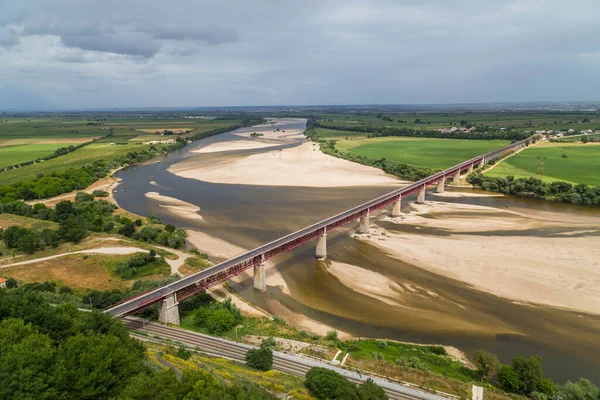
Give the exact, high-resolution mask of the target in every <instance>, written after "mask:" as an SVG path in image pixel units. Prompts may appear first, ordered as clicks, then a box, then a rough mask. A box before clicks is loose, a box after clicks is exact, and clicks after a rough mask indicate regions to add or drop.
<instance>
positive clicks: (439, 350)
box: [427, 345, 448, 356]
mask: <svg viewBox="0 0 600 400" xmlns="http://www.w3.org/2000/svg"><path fill="white" fill-rule="evenodd" d="M427 348H428V349H429V351H430V352H432V353H433V354H437V355H438V356H447V355H448V352H447V351H446V348H445V347H444V346H438V345H432V346H427Z"/></svg>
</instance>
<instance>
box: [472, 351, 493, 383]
mask: <svg viewBox="0 0 600 400" xmlns="http://www.w3.org/2000/svg"><path fill="white" fill-rule="evenodd" d="M498 364H499V362H498V358H497V357H496V356H495V355H493V354H490V353H488V352H486V351H485V350H481V349H480V350H477V351H476V352H475V365H476V366H477V374H478V375H479V379H480V380H484V379H488V378H489V377H490V376H492V375H494V374H495V373H496V370H497V368H498Z"/></svg>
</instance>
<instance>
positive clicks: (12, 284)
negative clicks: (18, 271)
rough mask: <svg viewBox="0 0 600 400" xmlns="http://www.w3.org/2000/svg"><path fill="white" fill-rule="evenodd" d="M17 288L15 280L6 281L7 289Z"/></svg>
mask: <svg viewBox="0 0 600 400" xmlns="http://www.w3.org/2000/svg"><path fill="white" fill-rule="evenodd" d="M17 286H18V284H17V280H16V279H15V278H8V280H7V281H6V288H7V289H14V288H16V287H17Z"/></svg>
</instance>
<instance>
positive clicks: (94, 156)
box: [0, 143, 147, 184]
mask: <svg viewBox="0 0 600 400" xmlns="http://www.w3.org/2000/svg"><path fill="white" fill-rule="evenodd" d="M146 147H147V145H143V144H128V145H111V144H110V143H94V144H90V145H89V146H86V147H83V148H81V149H79V150H76V151H74V152H72V153H69V154H66V155H64V156H62V157H57V158H54V159H52V160H49V161H44V162H41V163H37V164H33V165H28V166H26V167H23V168H17V169H13V170H10V171H6V172H2V174H0V178H1V179H2V184H11V183H15V182H19V181H22V180H25V179H30V178H33V177H35V176H36V175H37V174H38V173H43V174H50V173H52V172H59V171H64V170H67V169H69V168H79V167H82V166H84V165H85V164H89V163H93V162H94V161H98V160H104V161H108V160H111V159H114V158H116V157H119V156H121V155H124V154H127V153H128V152H130V151H136V150H142V149H144V148H146Z"/></svg>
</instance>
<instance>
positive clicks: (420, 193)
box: [417, 186, 425, 204]
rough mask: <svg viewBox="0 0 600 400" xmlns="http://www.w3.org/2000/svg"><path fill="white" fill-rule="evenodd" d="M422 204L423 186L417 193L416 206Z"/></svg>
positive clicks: (423, 200) (423, 201)
mask: <svg viewBox="0 0 600 400" xmlns="http://www.w3.org/2000/svg"><path fill="white" fill-rule="evenodd" d="M423 203H425V186H423V189H421V190H419V193H417V204H423Z"/></svg>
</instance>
